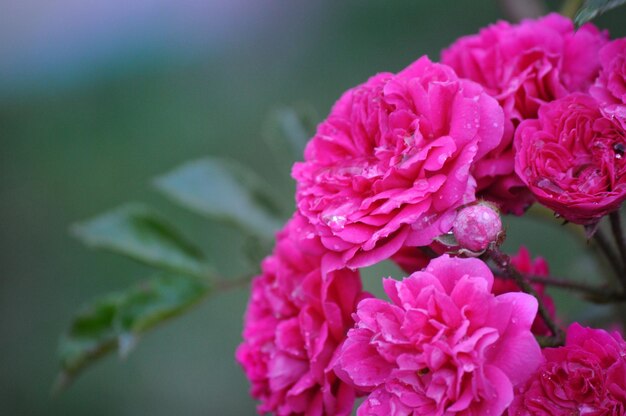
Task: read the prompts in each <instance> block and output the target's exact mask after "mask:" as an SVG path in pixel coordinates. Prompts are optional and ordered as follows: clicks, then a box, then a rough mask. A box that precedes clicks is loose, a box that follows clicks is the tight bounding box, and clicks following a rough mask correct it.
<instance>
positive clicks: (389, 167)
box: [236, 14, 626, 415]
mask: <svg viewBox="0 0 626 416" xmlns="http://www.w3.org/2000/svg"><path fill="white" fill-rule="evenodd" d="M625 129H626V40H625V39H618V40H614V41H610V40H609V38H608V35H607V34H606V33H604V32H602V31H600V30H598V29H597V28H596V27H595V26H593V25H591V24H587V25H584V26H583V27H581V28H579V29H578V30H575V29H574V27H573V24H572V22H571V21H570V20H569V19H567V18H565V17H562V16H559V15H556V14H552V15H548V16H546V17H543V18H540V19H537V20H526V21H523V22H521V23H520V24H516V25H513V24H509V23H506V22H499V23H497V24H494V25H491V26H489V27H487V28H485V29H483V30H481V31H480V33H478V34H476V35H471V36H467V37H463V38H461V39H459V40H458V41H456V42H455V43H454V44H453V45H452V46H450V47H449V48H448V49H446V50H445V51H444V52H443V53H442V59H441V63H435V62H432V61H431V60H429V59H428V58H427V57H421V58H419V59H418V60H416V61H415V62H414V63H412V64H410V65H409V66H408V67H407V68H405V69H403V70H401V71H399V72H397V73H381V74H377V75H375V76H373V77H372V78H370V79H369V80H367V81H366V82H364V83H363V84H361V85H358V86H356V87H355V88H352V89H350V90H348V91H347V92H345V93H344V94H343V95H342V96H341V98H340V99H339V100H338V101H337V103H336V104H335V105H334V106H333V108H332V110H331V112H330V114H329V115H328V117H327V118H326V120H324V121H323V122H322V123H321V124H320V125H319V126H318V128H317V131H316V133H315V135H314V136H313V138H312V139H311V140H310V141H309V143H308V144H307V146H306V149H305V152H304V160H303V161H301V162H298V163H296V164H295V165H294V166H293V171H292V175H293V177H294V179H295V180H296V184H297V188H296V195H295V197H296V206H297V209H296V212H295V213H294V215H293V216H292V218H291V220H290V221H289V222H288V223H287V224H286V225H285V227H284V228H283V230H282V231H280V232H279V233H278V235H277V242H276V246H275V248H274V251H273V253H272V254H271V255H270V256H269V257H267V258H266V259H265V260H264V261H263V263H262V265H261V269H262V271H261V274H260V275H259V276H257V277H256V278H255V279H254V280H253V283H252V293H251V296H250V300H249V303H248V308H247V312H246V316H245V322H244V331H243V338H244V340H243V343H242V344H241V345H240V347H239V348H238V350H237V354H236V358H237V360H238V362H239V363H240V364H241V366H242V367H243V369H244V371H245V373H246V376H247V377H248V378H249V380H250V382H251V384H252V389H251V394H252V396H253V397H254V398H256V399H258V400H259V406H258V411H259V412H260V413H268V412H269V413H274V414H278V415H348V414H351V413H352V411H353V409H354V406H355V403H357V401H356V399H357V398H358V397H363V400H362V401H360V402H359V403H360V404H359V406H358V409H357V413H358V414H359V415H501V414H507V412H508V414H509V415H571V414H581V415H583V414H586V415H624V414H626V413H625V412H626V387H625V386H626V358H625V357H626V343H625V342H624V340H623V339H622V338H621V336H620V335H619V334H618V333H617V332H614V333H608V332H606V331H603V330H600V329H589V328H583V327H581V326H580V325H578V324H573V325H571V326H570V327H569V329H568V330H567V338H566V342H565V344H564V345H562V346H558V347H553V348H543V349H542V348H540V345H539V343H538V341H537V339H538V338H541V337H551V336H553V337H556V336H557V335H558V334H557V333H556V331H555V329H554V325H552V326H550V325H549V322H553V321H554V319H555V307H554V304H553V302H552V300H551V298H550V297H549V296H548V294H547V293H546V292H545V287H544V285H543V281H542V278H546V279H547V277H545V276H547V275H548V266H547V263H546V262H545V261H544V260H543V259H541V258H537V259H536V260H534V261H533V260H532V258H531V256H530V253H529V252H528V250H526V249H525V248H523V247H522V248H521V249H520V252H519V253H518V254H517V255H516V256H514V257H512V258H510V259H509V261H508V262H507V261H505V262H500V263H497V262H496V265H497V266H502V267H503V268H501V270H496V271H495V276H494V271H493V269H491V268H490V267H489V265H488V263H487V262H486V261H487V260H488V259H489V258H490V257H489V255H490V253H492V252H493V250H496V249H497V247H498V246H499V244H500V243H501V242H502V240H503V239H504V232H503V230H502V223H501V218H500V213H502V214H515V215H522V214H523V213H524V212H525V210H526V209H527V208H528V207H529V206H530V205H531V204H532V203H533V202H535V201H537V202H539V203H541V204H542V205H544V206H545V207H548V208H549V209H551V210H553V211H554V212H555V214H557V215H558V216H561V217H563V218H564V219H566V220H568V221H570V222H573V223H576V224H581V225H584V226H585V227H587V228H588V229H590V230H593V229H595V227H596V225H597V223H598V221H599V220H600V219H601V218H602V217H603V216H605V215H607V214H610V213H612V212H615V211H616V210H617V209H618V208H619V206H620V205H621V203H622V202H623V201H624V200H625V199H626V154H625V153H626V130H625ZM389 259H391V260H392V261H394V262H395V263H396V264H398V265H399V266H400V267H401V268H402V269H403V270H405V271H406V272H407V273H408V274H409V275H408V277H406V278H404V279H403V280H394V279H391V278H387V279H384V280H383V282H382V284H383V287H384V290H385V292H386V294H387V296H388V298H389V301H385V300H382V299H377V298H375V297H373V296H372V295H370V294H369V293H366V292H364V291H363V289H362V285H361V278H360V275H359V271H358V269H359V268H361V267H366V266H371V265H374V264H377V263H380V262H381V261H384V260H389ZM518 275H519V276H521V278H524V276H533V277H534V280H533V283H532V284H530V283H529V284H528V285H524V284H522V283H520V282H519V281H514V280H511V279H510V278H511V276H518ZM527 286H530V290H529V288H528V287H527ZM522 289H524V290H522ZM524 292H531V293H533V294H534V295H535V296H532V295H531V294H528V293H524ZM538 305H542V308H541V311H542V314H541V315H540V314H538Z"/></svg>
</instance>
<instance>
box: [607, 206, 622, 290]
mask: <svg viewBox="0 0 626 416" xmlns="http://www.w3.org/2000/svg"><path fill="white" fill-rule="evenodd" d="M609 219H610V220H611V231H613V237H614V238H615V243H616V244H617V249H618V251H619V254H620V256H621V257H622V266H624V265H626V242H624V233H623V232H622V219H621V216H620V213H619V211H613V212H611V213H610V214H609ZM620 272H621V273H619V277H620V280H621V281H622V289H624V290H626V274H625V273H626V270H625V269H624V267H622V268H621V269H620Z"/></svg>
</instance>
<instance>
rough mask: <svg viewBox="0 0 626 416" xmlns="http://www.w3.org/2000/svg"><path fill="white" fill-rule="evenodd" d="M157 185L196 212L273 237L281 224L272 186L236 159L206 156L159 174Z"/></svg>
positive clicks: (254, 232)
mask: <svg viewBox="0 0 626 416" xmlns="http://www.w3.org/2000/svg"><path fill="white" fill-rule="evenodd" d="M155 185H156V187H157V189H159V190H160V191H161V192H163V193H164V194H165V195H166V196H168V197H169V198H171V199H172V200H174V201H175V202H177V203H179V204H181V205H182V206H184V207H186V208H189V209H191V210H193V211H195V212H197V213H200V214H203V215H207V216H210V217H212V218H216V219H219V220H223V221H227V222H230V223H232V224H234V225H237V226H239V227H241V228H242V229H243V230H245V231H250V232H251V233H252V234H254V235H257V236H260V237H262V238H264V239H266V240H271V239H273V237H274V233H275V232H276V231H277V230H278V229H279V228H280V226H281V224H282V220H281V219H280V217H281V212H280V209H279V208H278V207H277V206H276V203H275V201H276V200H277V198H276V196H274V194H273V191H272V189H271V188H270V187H269V186H268V185H266V184H265V183H263V182H262V181H261V180H260V179H259V178H258V177H257V176H256V175H255V174H254V173H253V172H251V171H249V170H248V169H247V168H245V167H244V166H241V165H239V164H237V163H235V162H231V161H226V160H222V159H215V158H205V159H200V160H196V161H193V162H189V163H186V164H184V165H183V166H181V167H179V168H177V169H175V170H174V171H172V172H170V173H167V174H165V175H163V176H160V177H158V178H156V180H155Z"/></svg>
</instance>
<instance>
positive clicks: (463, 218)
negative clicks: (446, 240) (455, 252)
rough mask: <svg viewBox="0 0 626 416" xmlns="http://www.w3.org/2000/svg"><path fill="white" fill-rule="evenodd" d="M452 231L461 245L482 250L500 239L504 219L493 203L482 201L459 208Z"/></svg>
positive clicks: (474, 250)
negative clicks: (502, 219) (501, 218)
mask: <svg viewBox="0 0 626 416" xmlns="http://www.w3.org/2000/svg"><path fill="white" fill-rule="evenodd" d="M452 232H453V233H454V237H455V238H456V240H457V242H458V244H459V246H461V247H462V248H464V249H467V250H470V251H473V252H481V251H484V250H486V249H487V248H488V247H489V244H491V243H492V242H495V241H497V240H498V238H499V236H500V233H501V232H502V221H500V215H499V214H498V211H497V210H496V209H495V208H494V207H493V206H492V205H490V204H488V203H484V202H481V203H478V204H475V205H470V206H468V207H465V208H462V209H461V210H459V212H458V214H457V216H456V219H455V220H454V224H453V225H452Z"/></svg>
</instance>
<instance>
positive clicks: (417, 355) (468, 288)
mask: <svg viewBox="0 0 626 416" xmlns="http://www.w3.org/2000/svg"><path fill="white" fill-rule="evenodd" d="M492 284H493V275H492V273H491V271H490V270H489V268H488V267H487V265H486V264H485V263H483V262H482V261H481V260H478V259H461V258H454V257H449V256H448V255H443V256H441V257H438V258H436V259H434V260H432V261H431V263H430V265H429V266H428V267H427V268H426V269H425V270H424V271H421V272H416V273H414V274H412V275H411V276H409V277H407V278H405V279H404V280H403V281H401V282H399V281H395V280H393V279H385V280H384V281H383V285H384V288H385V291H386V292H387V295H388V296H389V298H390V299H391V303H387V302H384V301H382V300H379V299H373V298H372V299H365V300H362V301H361V302H360V303H359V304H358V306H357V312H356V318H355V320H356V323H355V327H354V328H353V329H351V330H350V331H349V332H348V338H347V339H346V341H345V342H344V344H343V346H342V347H341V350H340V354H339V356H338V358H337V370H336V371H337V374H338V375H339V376H340V377H341V378H343V379H344V380H346V381H347V382H349V383H351V384H352V385H354V386H355V387H356V388H357V389H361V390H364V391H366V392H370V394H369V396H368V397H367V399H366V400H365V402H363V404H362V405H361V406H360V407H359V409H358V414H359V415H381V416H382V415H385V416H386V415H435V416H436V415H449V416H452V415H488V414H491V415H500V414H502V412H503V411H504V410H505V409H506V408H507V406H509V404H510V403H511V400H513V387H514V386H516V385H518V384H521V383H524V382H525V381H526V379H527V378H528V377H529V376H530V375H531V374H532V373H533V371H534V369H535V368H537V367H538V366H539V364H540V363H541V351H540V349H539V345H538V344H537V342H536V341H535V338H534V337H533V335H532V333H531V332H530V326H531V324H532V322H533V319H534V318H535V315H536V313H537V301H536V300H535V298H533V297H532V296H530V295H527V294H525V293H505V294H503V295H499V296H494V295H493V294H492V293H491V288H492Z"/></svg>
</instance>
